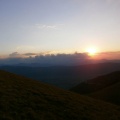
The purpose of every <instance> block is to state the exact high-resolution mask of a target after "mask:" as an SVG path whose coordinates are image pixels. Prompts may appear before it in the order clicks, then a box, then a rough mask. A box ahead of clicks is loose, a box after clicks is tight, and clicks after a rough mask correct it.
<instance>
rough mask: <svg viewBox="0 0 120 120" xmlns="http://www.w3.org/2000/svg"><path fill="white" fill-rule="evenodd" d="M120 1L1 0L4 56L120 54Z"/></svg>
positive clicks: (0, 33) (0, 45)
mask: <svg viewBox="0 0 120 120" xmlns="http://www.w3.org/2000/svg"><path fill="white" fill-rule="evenodd" d="M119 6H120V0H0V55H1V56H2V55H7V54H10V55H11V54H14V53H21V54H24V53H59V52H67V53H69V52H75V51H77V52H86V51H85V50H86V49H87V48H89V47H95V48H96V49H98V51H99V52H115V51H116V52H118V51H120V7H119Z"/></svg>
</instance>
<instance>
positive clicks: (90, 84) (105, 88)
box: [70, 71, 120, 105]
mask: <svg viewBox="0 0 120 120" xmlns="http://www.w3.org/2000/svg"><path fill="white" fill-rule="evenodd" d="M70 91H73V92H76V93H80V94H86V95H89V96H92V97H94V98H97V99H101V100H105V101H108V102H112V103H115V104H118V105H120V71H117V72H113V73H110V74H107V75H103V76H99V77H96V78H94V79H91V80H88V81H86V82H83V83H81V84H79V85H77V86H76V87H73V88H71V89H70Z"/></svg>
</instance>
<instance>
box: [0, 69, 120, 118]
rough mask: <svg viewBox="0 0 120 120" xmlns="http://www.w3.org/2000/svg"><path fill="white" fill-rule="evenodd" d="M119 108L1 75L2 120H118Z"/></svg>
mask: <svg viewBox="0 0 120 120" xmlns="http://www.w3.org/2000/svg"><path fill="white" fill-rule="evenodd" d="M119 119H120V108H119V107H118V106H116V105H112V104H109V103H106V102H102V101H97V100H94V99H92V98H89V97H86V96H81V95H79V94H75V93H72V92H69V91H65V90H62V89H58V88H56V87H53V86H50V85H47V84H43V83H40V82H38V81H35V80H31V79H28V78H25V77H21V76H18V75H15V74H12V73H8V72H5V71H0V120H119Z"/></svg>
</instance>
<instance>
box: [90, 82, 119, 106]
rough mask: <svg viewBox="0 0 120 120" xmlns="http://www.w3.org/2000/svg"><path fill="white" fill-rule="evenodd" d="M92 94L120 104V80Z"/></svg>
mask: <svg viewBox="0 0 120 120" xmlns="http://www.w3.org/2000/svg"><path fill="white" fill-rule="evenodd" d="M90 96H91V97H94V98H97V99H101V100H104V101H107V102H111V103H114V104H117V105H120V82H119V83H117V84H114V85H112V86H110V87H107V88H105V89H102V90H100V91H98V92H95V93H91V94H90Z"/></svg>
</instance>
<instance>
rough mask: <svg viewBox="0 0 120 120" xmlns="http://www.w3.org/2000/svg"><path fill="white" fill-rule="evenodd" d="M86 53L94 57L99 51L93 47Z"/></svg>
mask: <svg viewBox="0 0 120 120" xmlns="http://www.w3.org/2000/svg"><path fill="white" fill-rule="evenodd" d="M86 51H87V52H88V55H90V56H94V55H95V54H96V53H97V49H96V48H93V47H91V48H88V49H87V50H86Z"/></svg>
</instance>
